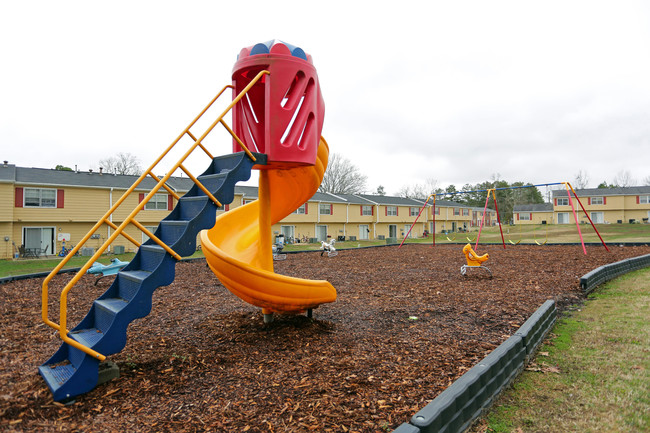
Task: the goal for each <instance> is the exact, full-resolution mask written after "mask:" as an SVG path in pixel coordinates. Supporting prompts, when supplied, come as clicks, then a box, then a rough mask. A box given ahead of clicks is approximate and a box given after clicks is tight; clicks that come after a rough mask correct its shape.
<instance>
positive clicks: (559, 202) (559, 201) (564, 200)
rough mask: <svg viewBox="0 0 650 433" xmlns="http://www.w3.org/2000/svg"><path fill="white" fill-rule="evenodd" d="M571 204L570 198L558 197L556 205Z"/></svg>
mask: <svg viewBox="0 0 650 433" xmlns="http://www.w3.org/2000/svg"><path fill="white" fill-rule="evenodd" d="M568 205H569V198H568V197H565V198H556V199H555V206H568Z"/></svg>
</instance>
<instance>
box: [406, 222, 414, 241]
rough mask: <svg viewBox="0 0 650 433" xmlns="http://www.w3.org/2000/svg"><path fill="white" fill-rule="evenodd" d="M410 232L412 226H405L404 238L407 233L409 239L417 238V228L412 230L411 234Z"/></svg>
mask: <svg viewBox="0 0 650 433" xmlns="http://www.w3.org/2000/svg"><path fill="white" fill-rule="evenodd" d="M409 230H411V224H404V237H406V234H407V233H408V237H409V238H412V237H413V236H416V233H415V226H413V230H411V233H409Z"/></svg>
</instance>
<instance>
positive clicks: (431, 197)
mask: <svg viewBox="0 0 650 433" xmlns="http://www.w3.org/2000/svg"><path fill="white" fill-rule="evenodd" d="M553 185H564V187H565V188H566V191H567V196H568V197H569V203H570V204H571V211H572V212H573V218H574V220H575V223H576V228H577V229H578V236H579V237H580V243H581V244H582V251H583V252H584V254H585V255H587V248H586V247H585V242H584V239H583V237H582V231H581V230H580V223H579V222H578V214H577V212H576V208H575V206H574V204H573V199H572V197H571V193H573V197H574V198H575V199H576V201H577V202H578V204H580V208H581V209H582V212H583V213H584V214H585V216H586V217H587V219H588V220H589V223H590V224H591V226H592V227H593V229H594V231H595V232H596V234H597V235H598V238H599V239H600V242H601V243H602V244H603V246H604V247H605V249H606V250H607V251H610V250H609V247H608V246H607V244H606V243H605V241H604V240H603V238H602V236H600V233H599V232H598V229H597V228H596V226H595V224H594V222H593V221H592V220H591V217H590V216H589V213H587V211H586V210H585V207H584V206H583V204H582V202H581V201H580V198H579V197H578V194H576V192H575V190H574V189H573V187H572V186H571V184H570V183H569V182H555V183H542V184H538V185H523V186H510V187H503V188H490V189H483V190H476V191H458V192H454V193H437V194H435V193H434V194H431V195H429V197H427V199H426V201H425V202H424V205H422V208H421V209H420V212H419V213H418V216H417V217H416V218H415V221H413V224H411V227H410V228H409V230H408V232H407V233H406V236H404V239H403V240H402V243H401V244H400V245H399V248H401V247H402V245H404V242H405V241H406V239H407V238H408V236H409V234H410V233H411V230H413V227H414V226H415V224H416V223H417V222H418V219H419V218H420V215H422V212H423V211H424V209H426V207H427V205H428V204H429V201H430V200H432V212H431V213H432V215H433V231H432V232H433V236H431V238H432V239H433V244H432V247H433V246H435V245H436V196H438V195H456V194H469V193H477V192H487V196H486V198H485V207H484V208H483V215H482V217H481V225H480V226H479V229H478V235H477V236H476V244H475V246H474V249H475V250H476V249H478V243H479V240H480V239H481V231H482V230H483V224H484V222H485V213H486V211H487V205H488V203H489V201H490V195H492V198H493V200H494V209H495V210H496V214H497V222H498V224H499V232H500V233H501V243H502V244H503V248H504V249H505V248H506V241H505V237H504V236H503V229H502V224H501V217H500V216H499V207H498V205H497V196H496V191H501V190H506V189H520V188H534V187H541V186H546V187H549V186H553ZM454 239H456V235H455V234H454V235H453V238H451V239H450V238H449V236H447V240H448V241H450V242H452V241H453V240H454ZM467 239H468V240H469V237H468V238H467ZM472 241H473V240H472ZM472 241H470V242H472ZM508 242H509V243H511V244H512V245H517V244H519V242H521V229H520V232H519V240H518V241H516V242H514V241H512V240H510V239H508ZM547 242H548V226H547V227H546V235H545V239H544V242H539V241H537V239H535V243H536V244H537V245H545V244H546V243H547Z"/></svg>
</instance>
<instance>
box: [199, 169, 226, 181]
mask: <svg viewBox="0 0 650 433" xmlns="http://www.w3.org/2000/svg"><path fill="white" fill-rule="evenodd" d="M230 172H231V169H229V168H224V169H222V170H221V171H220V172H219V173H214V174H202V175H201V176H199V177H197V179H198V180H199V181H202V180H203V179H219V178H222V177H226V176H228V173H230Z"/></svg>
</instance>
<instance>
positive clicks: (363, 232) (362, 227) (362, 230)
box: [359, 224, 370, 241]
mask: <svg viewBox="0 0 650 433" xmlns="http://www.w3.org/2000/svg"><path fill="white" fill-rule="evenodd" d="M368 233H370V228H369V227H368V224H359V240H362V241H367V240H368Z"/></svg>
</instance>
